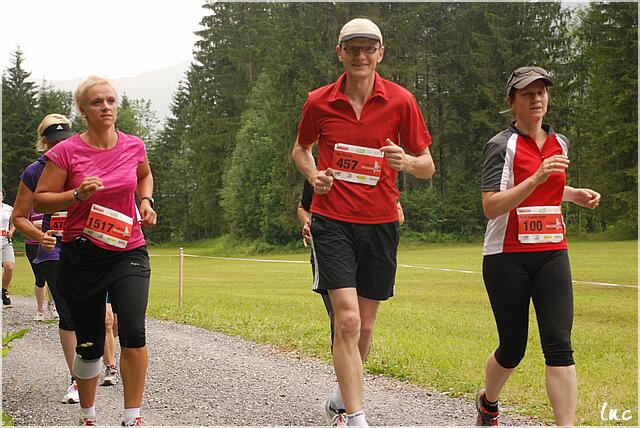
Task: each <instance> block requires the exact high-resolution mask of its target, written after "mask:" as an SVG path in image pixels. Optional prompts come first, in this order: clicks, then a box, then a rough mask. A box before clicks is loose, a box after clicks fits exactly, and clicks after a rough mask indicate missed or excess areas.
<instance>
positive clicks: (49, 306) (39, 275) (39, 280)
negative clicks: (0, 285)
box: [13, 197, 59, 321]
mask: <svg viewBox="0 0 640 428" xmlns="http://www.w3.org/2000/svg"><path fill="white" fill-rule="evenodd" d="M16 200H17V197H16ZM14 214H15V208H14ZM43 217H44V215H43V214H41V213H37V212H35V211H34V210H33V209H30V210H29V215H28V220H29V222H30V223H31V224H32V225H33V227H34V228H36V229H38V230H42V219H43ZM13 223H14V224H16V222H15V220H14V222H13ZM39 246H40V243H39V242H38V241H37V240H35V239H32V238H29V237H27V239H26V240H25V241H24V252H25V254H26V255H27V260H29V265H31V270H32V271H33V277H34V280H35V283H34V286H33V293H34V295H35V297H36V314H35V315H34V317H33V320H34V321H44V320H46V319H58V318H59V316H58V312H57V310H56V306H55V303H53V298H52V297H51V292H49V293H48V295H49V300H48V302H46V303H45V285H46V280H45V277H44V273H43V272H42V271H41V269H40V265H38V264H35V263H33V260H34V259H35V258H36V255H37V253H38V247H39ZM47 312H48V313H47Z"/></svg>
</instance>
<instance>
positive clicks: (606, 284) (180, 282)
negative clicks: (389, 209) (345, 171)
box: [150, 247, 638, 307]
mask: <svg viewBox="0 0 640 428" xmlns="http://www.w3.org/2000/svg"><path fill="white" fill-rule="evenodd" d="M150 256H151V257H179V258H180V268H179V275H178V276H179V279H178V287H179V289H178V293H179V296H178V306H179V307H182V295H183V288H184V258H185V257H193V258H197V259H213V260H231V261H241V262H257V263H294V264H308V263H309V262H308V261H305V260H277V259H251V258H243V257H219V256H199V255H196V254H185V253H184V248H183V247H180V253H179V254H177V255H176V254H150ZM398 267H403V268H407V269H422V270H437V271H442V272H454V273H466V274H480V272H476V271H472V270H465V269H450V268H436V267H430V266H413V265H406V264H398ZM573 283H574V284H584V285H596V286H601V287H618V288H633V289H637V288H638V286H637V285H628V284H616V283H612V282H597V281H577V280H573Z"/></svg>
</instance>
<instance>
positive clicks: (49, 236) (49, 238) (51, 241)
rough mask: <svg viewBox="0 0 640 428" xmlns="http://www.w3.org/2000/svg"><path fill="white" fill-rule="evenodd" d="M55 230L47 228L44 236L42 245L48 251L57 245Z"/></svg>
mask: <svg viewBox="0 0 640 428" xmlns="http://www.w3.org/2000/svg"><path fill="white" fill-rule="evenodd" d="M55 232H56V231H55V230H47V231H46V232H45V233H44V235H43V236H42V241H41V242H40V245H41V246H42V248H44V249H45V250H47V251H51V250H53V248H54V247H55V246H56V237H55V236H54V233H55Z"/></svg>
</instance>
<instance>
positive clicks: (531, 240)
mask: <svg viewBox="0 0 640 428" xmlns="http://www.w3.org/2000/svg"><path fill="white" fill-rule="evenodd" d="M516 214H517V215H518V241H520V242H522V243H523V244H540V243H555V242H562V240H563V239H564V222H563V221H562V211H561V210H560V207H559V206H549V207H522V208H518V209H517V210H516Z"/></svg>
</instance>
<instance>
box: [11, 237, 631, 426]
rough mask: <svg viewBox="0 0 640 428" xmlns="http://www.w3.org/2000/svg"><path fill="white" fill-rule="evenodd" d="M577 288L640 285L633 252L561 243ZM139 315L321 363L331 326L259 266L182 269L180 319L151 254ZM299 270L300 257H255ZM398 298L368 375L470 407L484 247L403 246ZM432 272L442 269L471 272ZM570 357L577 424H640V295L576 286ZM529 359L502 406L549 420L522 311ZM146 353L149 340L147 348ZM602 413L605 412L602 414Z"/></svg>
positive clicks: (485, 314)
mask: <svg viewBox="0 0 640 428" xmlns="http://www.w3.org/2000/svg"><path fill="white" fill-rule="evenodd" d="M216 245H217V244H213V245H202V244H200V245H196V246H194V247H192V248H190V247H186V248H185V253H187V254H197V255H219V254H223V253H226V254H228V252H226V251H225V250H223V249H221V248H220V246H219V245H218V247H216ZM569 245H570V258H571V262H572V270H573V277H574V279H575V280H577V281H593V282H607V283H617V284H625V285H637V283H638V280H637V265H638V260H637V254H638V253H637V241H623V242H570V244H569ZM150 252H151V254H152V255H153V257H152V267H153V274H152V288H151V294H150V304H149V310H148V313H149V315H150V316H152V317H156V318H160V319H171V320H175V321H178V322H183V323H189V324H194V325H198V326H201V327H204V328H207V329H210V330H215V331H222V332H225V333H228V334H232V335H238V336H242V337H245V338H247V339H251V340H256V341H259V342H264V343H270V344H273V345H275V346H278V347H280V348H283V349H286V350H294V351H297V352H301V353H304V354H307V355H311V356H315V357H318V358H321V359H323V360H325V361H330V358H331V357H330V352H329V325H328V320H327V316H326V314H325V312H324V307H323V305H322V303H321V299H320V297H319V296H317V295H316V294H315V293H313V292H311V291H310V288H311V269H310V266H309V264H308V263H258V262H254V261H242V260H220V259H211V258H196V257H186V258H185V278H184V281H185V291H184V306H183V308H181V309H180V308H178V305H177V301H178V290H177V286H178V258H177V257H171V255H176V254H177V253H178V250H177V249H176V248H172V249H168V248H152V249H151V251H150ZM254 258H260V259H281V260H296V261H302V262H306V261H308V253H307V252H304V253H302V252H300V253H295V254H277V255H273V254H270V255H266V256H254ZM398 259H399V263H400V264H405V265H410V266H414V267H413V268H408V267H400V268H399V269H398V275H397V296H396V297H394V298H393V299H391V300H390V301H389V302H387V303H385V304H383V305H382V306H381V310H380V313H379V316H378V321H377V327H376V333H375V337H374V343H373V349H372V351H371V354H370V357H369V360H368V361H367V365H366V369H367V370H368V371H369V372H372V373H381V374H385V375H388V376H393V377H397V378H400V379H405V380H408V381H410V382H412V383H415V384H418V385H423V386H427V387H431V388H435V389H437V390H440V391H443V392H446V393H448V394H450V395H452V396H465V397H467V398H469V399H472V397H473V395H474V394H475V392H476V390H477V389H478V388H479V387H480V386H482V382H483V367H484V362H485V360H486V357H487V355H488V354H489V353H490V352H491V351H492V350H494V349H495V347H496V346H497V332H496V328H495V324H494V321H493V315H492V313H491V308H490V306H489V301H488V298H487V296H486V292H485V290H484V285H483V283H482V277H481V275H480V270H481V262H482V256H481V246H480V245H479V244H466V245H465V244H462V245H418V244H414V243H410V244H407V245H404V246H402V247H401V250H400V252H399V256H398ZM418 267H429V268H451V269H459V270H467V271H471V273H462V272H450V271H442V270H433V269H420V268H418ZM16 269H17V271H16V275H15V279H14V284H12V289H13V293H14V294H25V295H32V293H33V291H32V285H31V284H32V276H31V272H30V270H29V267H28V264H27V261H26V258H24V257H21V258H19V260H18V263H17V268H16ZM574 294H575V321H574V329H573V347H574V351H575V353H574V357H575V359H576V362H577V366H576V367H577V370H578V382H579V385H578V387H579V391H578V394H579V396H578V412H577V413H578V419H577V421H576V422H577V423H579V424H587V425H610V424H611V422H603V421H602V420H601V419H600V410H601V408H602V406H603V404H604V402H607V403H608V404H607V409H609V408H617V409H618V415H619V416H620V415H621V413H622V411H623V410H627V409H629V410H631V411H632V413H633V419H631V420H630V421H627V422H624V423H626V424H629V425H637V424H638V415H637V403H638V400H637V398H638V397H637V391H638V383H637V381H638V371H637V368H638V300H637V299H638V290H637V288H625V287H604V286H596V285H588V284H583V283H577V284H575V286H574ZM530 318H531V324H530V333H529V345H528V349H527V355H526V357H525V359H524V360H523V361H522V363H521V365H520V366H519V368H518V370H517V371H516V372H515V374H514V375H513V376H512V378H511V380H510V382H509V383H508V385H507V387H506V388H505V390H504V393H503V397H502V401H503V407H504V408H506V409H509V410H510V411H513V412H518V413H522V414H524V415H528V416H534V417H536V418H540V419H542V420H543V421H545V422H551V421H552V420H553V413H552V411H551V407H550V406H549V404H548V399H547V397H546V392H545V386H544V359H543V356H542V352H541V350H540V341H539V337H538V333H537V325H536V322H535V314H534V311H533V307H532V308H531V314H530ZM149 341H150V342H152V341H153V338H149ZM607 413H608V410H607Z"/></svg>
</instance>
